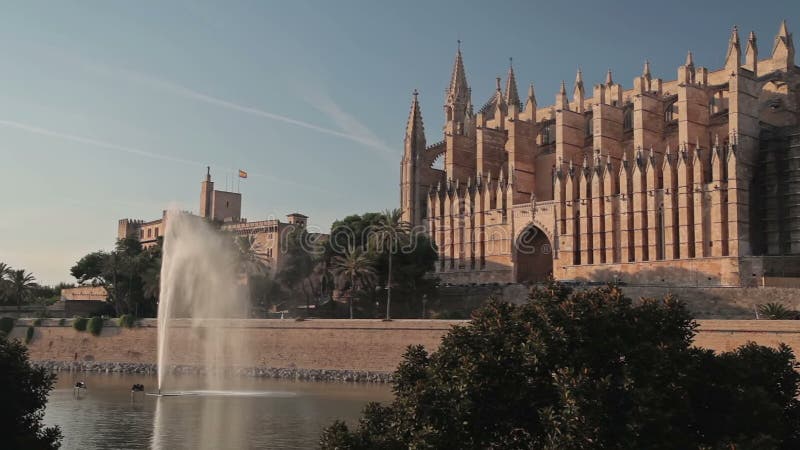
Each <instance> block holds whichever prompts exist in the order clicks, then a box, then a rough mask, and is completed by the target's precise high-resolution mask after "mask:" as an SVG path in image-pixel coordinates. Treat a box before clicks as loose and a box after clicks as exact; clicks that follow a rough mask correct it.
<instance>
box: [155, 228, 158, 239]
mask: <svg viewBox="0 0 800 450" xmlns="http://www.w3.org/2000/svg"><path fill="white" fill-rule="evenodd" d="M155 234H156V237H158V227H156V233H155Z"/></svg>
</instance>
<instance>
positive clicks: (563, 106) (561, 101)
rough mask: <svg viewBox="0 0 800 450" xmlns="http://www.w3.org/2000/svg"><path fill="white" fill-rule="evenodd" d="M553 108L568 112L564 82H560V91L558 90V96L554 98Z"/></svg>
mask: <svg viewBox="0 0 800 450" xmlns="http://www.w3.org/2000/svg"><path fill="white" fill-rule="evenodd" d="M555 106H556V109H560V110H563V111H569V100H568V99H567V85H566V84H565V83H564V80H561V89H559V91H558V95H557V96H556V105H555Z"/></svg>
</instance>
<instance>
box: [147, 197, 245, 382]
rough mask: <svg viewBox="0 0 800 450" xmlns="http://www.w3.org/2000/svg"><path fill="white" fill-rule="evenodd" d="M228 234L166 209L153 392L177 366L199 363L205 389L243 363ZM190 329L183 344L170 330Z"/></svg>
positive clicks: (238, 291) (241, 309)
mask: <svg viewBox="0 0 800 450" xmlns="http://www.w3.org/2000/svg"><path fill="white" fill-rule="evenodd" d="M232 239H233V238H232V236H230V235H226V234H224V233H222V232H220V231H219V230H218V229H217V228H215V227H214V226H213V225H212V224H210V223H208V222H207V221H206V220H204V219H201V218H199V217H197V216H193V215H190V214H187V213H182V212H178V211H170V212H168V213H167V217H166V235H165V237H164V247H163V252H162V265H161V293H160V300H159V304H158V394H159V395H161V392H162V389H164V387H165V386H164V385H165V379H166V377H167V375H168V373H169V372H170V370H171V369H172V367H173V366H174V365H176V364H186V365H196V366H201V367H202V368H203V369H204V371H205V374H206V380H205V381H206V384H205V386H204V387H205V388H206V389H209V388H214V389H221V388H224V386H223V384H224V376H223V372H224V371H225V369H229V368H231V367H234V366H236V365H238V364H242V363H243V362H247V361H248V355H247V353H248V348H247V343H246V342H245V341H243V340H242V338H241V337H239V336H240V334H239V333H237V329H236V327H235V326H232V324H234V323H235V319H237V318H246V317H247V309H248V300H247V296H246V295H245V289H244V286H243V284H242V283H241V277H240V275H239V271H238V268H239V264H238V255H237V251H236V249H235V246H234V243H233V241H232ZM177 332H180V333H190V332H191V333H193V336H192V339H183V340H182V341H183V342H186V341H190V342H191V344H190V346H189V347H188V348H180V349H176V348H173V346H171V345H170V343H171V337H172V335H173V334H174V333H177Z"/></svg>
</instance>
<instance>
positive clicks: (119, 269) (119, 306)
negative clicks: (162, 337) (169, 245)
mask: <svg viewBox="0 0 800 450" xmlns="http://www.w3.org/2000/svg"><path fill="white" fill-rule="evenodd" d="M160 270H161V246H160V242H159V245H155V246H153V247H151V248H149V249H143V248H142V246H141V243H139V241H138V240H136V239H134V238H125V239H120V240H119V241H117V243H116V245H115V248H114V250H113V251H111V252H105V251H97V252H92V253H89V254H87V255H86V256H84V257H83V258H81V259H80V260H79V261H78V262H77V263H76V264H75V265H74V266H73V267H72V268H71V269H70V273H71V274H72V276H73V277H75V279H77V280H78V282H79V283H81V284H85V283H91V284H92V285H99V286H104V287H105V288H106V290H108V293H109V301H110V302H111V304H112V306H113V307H114V310H115V312H116V314H117V315H122V314H134V315H136V316H137V317H152V316H154V315H155V314H156V312H157V307H156V304H157V303H156V301H157V298H158V292H157V289H156V286H157V282H158V281H159V280H158V273H160Z"/></svg>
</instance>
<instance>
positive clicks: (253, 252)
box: [236, 234, 270, 275]
mask: <svg viewBox="0 0 800 450" xmlns="http://www.w3.org/2000/svg"><path fill="white" fill-rule="evenodd" d="M236 247H237V249H238V250H239V267H240V268H241V270H242V272H243V273H244V274H245V275H264V274H266V273H267V272H268V271H269V263H270V258H269V257H268V256H267V252H266V251H265V249H264V248H263V247H264V246H263V245H262V244H261V243H260V242H258V240H257V239H256V237H255V235H252V234H251V235H247V236H239V237H238V238H236Z"/></svg>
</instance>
